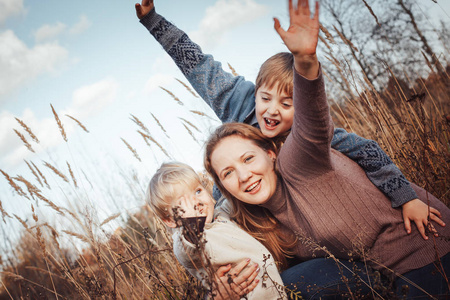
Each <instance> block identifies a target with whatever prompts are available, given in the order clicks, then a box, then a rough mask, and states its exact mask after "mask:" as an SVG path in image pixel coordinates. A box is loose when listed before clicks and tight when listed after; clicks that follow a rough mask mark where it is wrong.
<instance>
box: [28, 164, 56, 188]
mask: <svg viewBox="0 0 450 300" xmlns="http://www.w3.org/2000/svg"><path fill="white" fill-rule="evenodd" d="M31 164H32V165H33V167H34V168H35V169H36V171H37V172H38V174H39V176H41V178H42V180H44V183H45V185H46V186H47V188H48V189H51V188H50V185H49V184H48V182H47V179H46V178H45V176H44V174H42V172H41V170H39V168H38V167H37V166H36V165H35V164H34V162H31Z"/></svg>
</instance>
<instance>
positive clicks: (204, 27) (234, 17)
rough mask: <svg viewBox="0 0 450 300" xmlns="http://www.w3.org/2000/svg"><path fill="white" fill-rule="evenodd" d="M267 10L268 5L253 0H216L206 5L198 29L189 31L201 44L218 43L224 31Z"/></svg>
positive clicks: (208, 45) (255, 17)
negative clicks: (209, 5)
mask: <svg viewBox="0 0 450 300" xmlns="http://www.w3.org/2000/svg"><path fill="white" fill-rule="evenodd" d="M267 12H268V7H267V6H265V5H262V4H258V3H256V2H255V1H254V0H218V1H217V2H216V3H215V4H214V6H211V7H208V8H207V9H206V12H205V17H204V18H203V20H202V21H201V22H200V28H199V30H198V31H196V32H193V33H190V34H189V36H191V37H192V40H194V41H196V42H197V43H199V44H200V45H201V46H205V47H210V46H214V45H218V44H219V43H220V42H221V40H222V38H223V35H224V34H225V32H227V31H229V30H230V29H232V28H236V27H239V26H240V25H242V24H245V23H248V22H251V21H253V20H255V19H257V18H259V17H261V16H263V15H265V14H266V13H267Z"/></svg>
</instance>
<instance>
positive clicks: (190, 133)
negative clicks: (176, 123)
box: [183, 123, 198, 143]
mask: <svg viewBox="0 0 450 300" xmlns="http://www.w3.org/2000/svg"><path fill="white" fill-rule="evenodd" d="M183 126H184V128H186V130H187V132H188V133H189V135H190V136H191V137H192V138H193V139H194V141H196V142H197V143H198V141H197V139H196V138H195V136H194V134H193V133H192V131H191V130H190V129H189V127H187V126H186V124H184V123H183Z"/></svg>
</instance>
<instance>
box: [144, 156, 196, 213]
mask: <svg viewBox="0 0 450 300" xmlns="http://www.w3.org/2000/svg"><path fill="white" fill-rule="evenodd" d="M197 183H199V184H201V185H202V186H203V182H202V180H201V178H200V176H199V175H198V174H197V173H196V172H195V171H194V169H192V168H191V167H190V166H188V165H186V164H184V163H181V162H176V161H175V162H170V163H163V164H162V165H161V167H160V168H159V169H158V170H157V171H156V173H155V175H153V177H152V179H151V180H150V182H149V184H148V187H147V192H146V195H145V199H146V201H147V203H148V204H149V205H150V208H151V209H152V210H153V212H154V213H155V214H156V215H157V216H158V217H159V218H161V219H162V220H168V219H170V209H171V203H172V200H174V198H173V197H175V196H176V195H177V188H179V187H180V185H186V186H192V185H193V184H197Z"/></svg>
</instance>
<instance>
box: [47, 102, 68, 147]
mask: <svg viewBox="0 0 450 300" xmlns="http://www.w3.org/2000/svg"><path fill="white" fill-rule="evenodd" d="M50 107H51V108H52V112H53V115H54V116H55V120H56V124H58V128H59V131H60V132H61V136H62V137H63V139H64V141H66V142H67V135H66V131H65V130H64V126H63V124H62V123H61V120H60V119H59V116H58V114H57V113H56V111H55V109H54V108H53V105H51V104H50Z"/></svg>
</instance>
